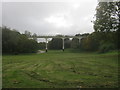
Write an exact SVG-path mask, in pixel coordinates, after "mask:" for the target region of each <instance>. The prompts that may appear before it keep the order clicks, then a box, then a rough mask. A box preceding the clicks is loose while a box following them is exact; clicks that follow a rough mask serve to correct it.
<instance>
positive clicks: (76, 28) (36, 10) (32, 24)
mask: <svg viewBox="0 0 120 90" xmlns="http://www.w3.org/2000/svg"><path fill="white" fill-rule="evenodd" d="M10 1H12V2H10ZM18 1H19V0H18ZM24 1H25V0H24ZM70 1H71V0H69V1H68V0H67V1H66V0H64V1H63V0H61V1H58V0H57V1H55V0H54V1H53V0H52V1H47V0H45V1H42V0H41V2H35V0H31V2H23V0H21V1H19V2H17V1H15V0H9V2H8V1H7V0H5V1H4V2H2V25H5V26H7V27H10V28H12V29H16V30H18V31H19V32H21V33H24V31H25V30H27V31H30V32H31V33H36V34H37V35H56V34H62V35H75V34H78V33H81V34H82V33H91V32H93V31H94V29H93V23H92V22H91V21H92V20H94V18H93V17H94V15H95V13H96V11H95V8H96V6H97V0H89V1H88V0H81V1H80V0H79V1H78V0H77V1H76V0H74V1H71V2H70Z"/></svg>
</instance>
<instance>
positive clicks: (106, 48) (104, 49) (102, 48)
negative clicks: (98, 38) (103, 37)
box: [99, 43, 115, 53]
mask: <svg viewBox="0 0 120 90" xmlns="http://www.w3.org/2000/svg"><path fill="white" fill-rule="evenodd" d="M114 49H115V45H114V44H113V43H103V44H101V45H100V48H99V53H105V52H108V51H110V50H114Z"/></svg>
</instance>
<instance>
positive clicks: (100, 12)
mask: <svg viewBox="0 0 120 90" xmlns="http://www.w3.org/2000/svg"><path fill="white" fill-rule="evenodd" d="M92 22H93V24H94V32H92V33H91V34H89V33H84V34H76V36H85V37H84V38H82V39H81V42H80V43H79V41H78V39H76V38H73V39H72V40H70V39H69V38H66V39H65V48H73V49H79V50H81V51H98V52H101V53H103V52H107V51H110V50H116V49H117V50H118V49H119V48H120V39H119V38H118V37H119V35H120V1H119V2H99V3H98V5H97V7H96V14H95V20H94V21H92ZM30 36H31V33H30V32H28V31H25V33H24V34H20V33H19V32H18V31H16V30H11V29H10V28H7V27H2V52H3V53H31V52H36V51H37V50H39V49H45V43H44V42H41V43H38V42H37V40H36V38H35V37H36V36H37V35H36V34H33V35H32V36H33V39H29V38H28V37H30ZM48 49H62V39H59V38H53V39H52V40H51V41H49V42H48Z"/></svg>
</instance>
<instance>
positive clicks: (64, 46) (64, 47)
mask: <svg viewBox="0 0 120 90" xmlns="http://www.w3.org/2000/svg"><path fill="white" fill-rule="evenodd" d="M64 39H65V38H62V41H63V46H62V50H63V52H64V48H65V46H64V45H65V44H64Z"/></svg>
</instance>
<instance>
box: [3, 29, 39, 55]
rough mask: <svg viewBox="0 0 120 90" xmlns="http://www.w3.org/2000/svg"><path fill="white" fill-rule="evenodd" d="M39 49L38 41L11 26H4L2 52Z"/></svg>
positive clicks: (26, 51)
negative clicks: (12, 28)
mask: <svg viewBox="0 0 120 90" xmlns="http://www.w3.org/2000/svg"><path fill="white" fill-rule="evenodd" d="M37 50H38V43H37V41H35V40H33V39H28V36H27V35H26V34H20V33H19V32H18V31H16V30H11V29H10V28H7V27H3V28H2V52H3V53H14V54H18V53H32V52H36V51H37Z"/></svg>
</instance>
